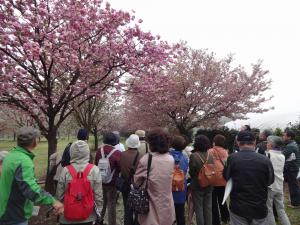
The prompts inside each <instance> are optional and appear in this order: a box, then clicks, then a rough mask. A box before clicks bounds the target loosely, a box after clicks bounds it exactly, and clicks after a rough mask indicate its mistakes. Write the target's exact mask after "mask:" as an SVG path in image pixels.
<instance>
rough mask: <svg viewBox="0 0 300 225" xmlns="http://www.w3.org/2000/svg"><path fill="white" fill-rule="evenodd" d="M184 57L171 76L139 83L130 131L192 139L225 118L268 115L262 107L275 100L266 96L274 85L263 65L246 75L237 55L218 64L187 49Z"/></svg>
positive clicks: (130, 107) (130, 103)
mask: <svg viewBox="0 0 300 225" xmlns="http://www.w3.org/2000/svg"><path fill="white" fill-rule="evenodd" d="M179 53H180V54H178V58H177V59H176V60H175V61H174V63H173V64H172V65H171V66H170V67H169V68H168V69H167V72H161V73H160V75H156V76H144V77H141V78H138V79H135V81H134V82H133V85H132V90H131V91H130V92H129V94H128V96H129V97H128V100H127V102H126V104H125V105H126V113H125V116H126V123H127V126H128V125H130V126H131V127H132V126H135V128H143V127H144V128H148V127H153V126H168V127H170V128H175V129H177V131H179V132H180V133H181V134H184V135H188V136H190V134H191V131H192V129H193V128H195V127H199V126H204V127H210V126H215V125H217V124H219V121H220V119H221V118H222V117H228V118H231V119H243V118H245V117H246V114H247V113H250V112H252V113H262V112H265V111H267V110H268V109H267V108H264V107H263V106H262V104H263V103H265V102H266V101H268V100H269V99H270V98H265V97H264V96H263V93H264V92H265V91H266V90H267V89H269V87H270V84H271V80H270V79H267V78H266V74H267V73H268V71H266V70H263V69H262V66H261V62H260V61H259V62H258V63H256V64H253V65H252V71H251V72H246V70H245V69H244V68H243V67H242V66H233V65H232V64H233V58H232V57H231V56H228V57H226V58H222V59H218V58H217V57H216V56H215V54H213V53H208V52H207V51H206V50H194V49H191V48H188V47H187V46H186V45H185V44H183V45H182V46H181V49H180V50H179Z"/></svg>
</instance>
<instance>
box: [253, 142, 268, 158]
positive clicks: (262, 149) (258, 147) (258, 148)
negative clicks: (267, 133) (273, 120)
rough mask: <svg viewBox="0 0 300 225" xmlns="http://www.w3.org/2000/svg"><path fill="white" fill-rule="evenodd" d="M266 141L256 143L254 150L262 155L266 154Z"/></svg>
mask: <svg viewBox="0 0 300 225" xmlns="http://www.w3.org/2000/svg"><path fill="white" fill-rule="evenodd" d="M266 151H267V141H262V142H260V143H258V144H257V145H256V152H257V153H259V154H262V155H266Z"/></svg>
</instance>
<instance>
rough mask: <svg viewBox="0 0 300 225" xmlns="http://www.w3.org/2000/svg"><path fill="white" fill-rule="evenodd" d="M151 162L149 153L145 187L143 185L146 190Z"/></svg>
mask: <svg viewBox="0 0 300 225" xmlns="http://www.w3.org/2000/svg"><path fill="white" fill-rule="evenodd" d="M151 163H152V155H151V154H149V158H148V165H147V179H146V187H145V189H146V190H147V189H148V179H149V173H150V169H151Z"/></svg>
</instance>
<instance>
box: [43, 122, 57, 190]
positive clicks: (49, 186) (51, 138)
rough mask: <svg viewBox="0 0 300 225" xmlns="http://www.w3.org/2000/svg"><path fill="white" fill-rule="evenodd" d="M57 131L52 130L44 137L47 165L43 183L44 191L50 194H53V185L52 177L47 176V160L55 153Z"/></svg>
mask: <svg viewBox="0 0 300 225" xmlns="http://www.w3.org/2000/svg"><path fill="white" fill-rule="evenodd" d="M56 135H57V129H56V128H52V129H51V130H50V131H49V133H48V135H47V136H46V138H47V141H48V164H47V174H46V183H45V189H46V191H48V192H49V193H51V194H55V185H54V181H53V177H50V176H48V174H49V159H50V156H51V155H52V154H53V153H55V152H56V148H57V138H56Z"/></svg>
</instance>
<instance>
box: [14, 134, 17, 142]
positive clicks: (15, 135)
mask: <svg viewBox="0 0 300 225" xmlns="http://www.w3.org/2000/svg"><path fill="white" fill-rule="evenodd" d="M16 138H17V134H16V132H14V141H16Z"/></svg>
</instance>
